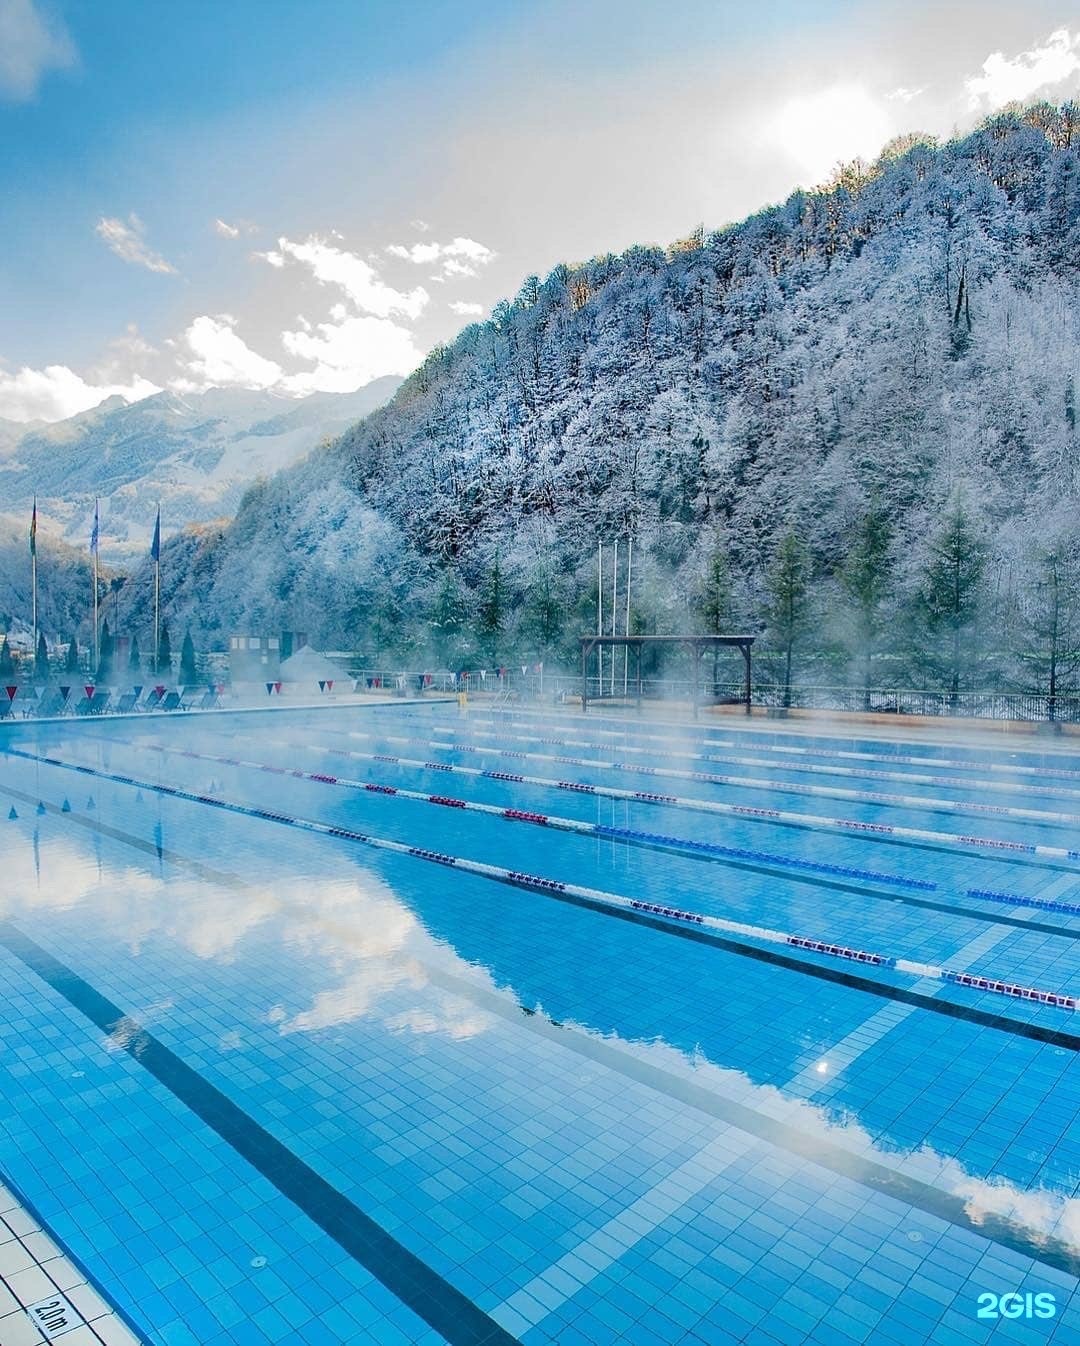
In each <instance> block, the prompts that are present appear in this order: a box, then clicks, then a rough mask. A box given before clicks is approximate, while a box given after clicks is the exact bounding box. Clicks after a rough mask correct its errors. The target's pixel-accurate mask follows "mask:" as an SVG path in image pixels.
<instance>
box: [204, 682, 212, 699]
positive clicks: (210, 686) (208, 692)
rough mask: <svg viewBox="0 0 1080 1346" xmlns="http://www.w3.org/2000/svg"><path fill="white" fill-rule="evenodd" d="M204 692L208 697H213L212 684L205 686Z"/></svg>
mask: <svg viewBox="0 0 1080 1346" xmlns="http://www.w3.org/2000/svg"><path fill="white" fill-rule="evenodd" d="M206 691H207V695H208V696H213V695H214V684H213V683H212V682H208V683H207V684H206Z"/></svg>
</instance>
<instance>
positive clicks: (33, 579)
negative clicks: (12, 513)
mask: <svg viewBox="0 0 1080 1346" xmlns="http://www.w3.org/2000/svg"><path fill="white" fill-rule="evenodd" d="M30 590H31V593H32V595H33V597H32V599H31V604H32V607H33V623H32V625H33V627H34V671H35V673H36V672H37V647H38V629H37V496H36V495H35V496H34V514H33V518H32V520H31V523H30Z"/></svg>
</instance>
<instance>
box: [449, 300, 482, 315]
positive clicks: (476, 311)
mask: <svg viewBox="0 0 1080 1346" xmlns="http://www.w3.org/2000/svg"><path fill="white" fill-rule="evenodd" d="M450 308H451V309H452V310H453V311H454V312H455V313H460V314H461V316H462V317H463V318H467V317H478V316H479V315H480V314H481V313H483V311H484V306H483V304H468V303H466V302H465V301H464V300H462V299H455V300H454V301H453V302H452V303H451V304H450Z"/></svg>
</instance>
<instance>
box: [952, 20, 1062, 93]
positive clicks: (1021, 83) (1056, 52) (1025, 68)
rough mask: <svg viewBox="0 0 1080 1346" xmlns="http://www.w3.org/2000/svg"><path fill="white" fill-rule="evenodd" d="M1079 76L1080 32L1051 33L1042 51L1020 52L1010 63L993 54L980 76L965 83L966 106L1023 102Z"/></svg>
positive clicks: (1033, 48) (1006, 59) (1003, 57)
mask: <svg viewBox="0 0 1080 1346" xmlns="http://www.w3.org/2000/svg"><path fill="white" fill-rule="evenodd" d="M1077 73H1080V32H1077V33H1076V34H1075V35H1074V34H1070V32H1069V30H1068V29H1067V28H1058V29H1057V30H1056V31H1055V32H1053V33H1051V34H1050V36H1049V37H1048V38H1047V39H1046V41H1045V42H1044V43H1043V45H1042V46H1041V47H1032V48H1031V50H1030V51H1022V52H1020V53H1019V55H1017V56H1014V57H1012V58H1011V59H1010V58H1009V57H1007V56H1005V55H1004V54H1003V53H1002V52H1000V51H995V52H994V53H992V55H990V56H988V57H987V58H986V60H985V61H984V62H983V67H982V74H981V75H975V76H973V77H972V78H971V79H968V80H965V81H964V87H965V88H966V90H967V95H968V106H969V107H970V108H972V110H975V109H979V108H995V107H1001V106H1002V105H1003V104H1005V103H1012V102H1022V101H1023V100H1024V99H1025V98H1030V97H1031V95H1032V94H1034V93H1037V92H1038V91H1039V90H1040V89H1049V88H1050V87H1052V86H1053V85H1057V84H1061V83H1063V82H1064V81H1065V80H1067V79H1069V78H1070V77H1071V76H1073V75H1076V74H1077Z"/></svg>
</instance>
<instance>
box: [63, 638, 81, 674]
mask: <svg viewBox="0 0 1080 1346" xmlns="http://www.w3.org/2000/svg"><path fill="white" fill-rule="evenodd" d="M64 671H65V672H66V673H78V671H79V638H78V636H76V635H75V633H74V632H72V633H71V639H70V640H69V641H68V648H67V658H66V659H65V661H64Z"/></svg>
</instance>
